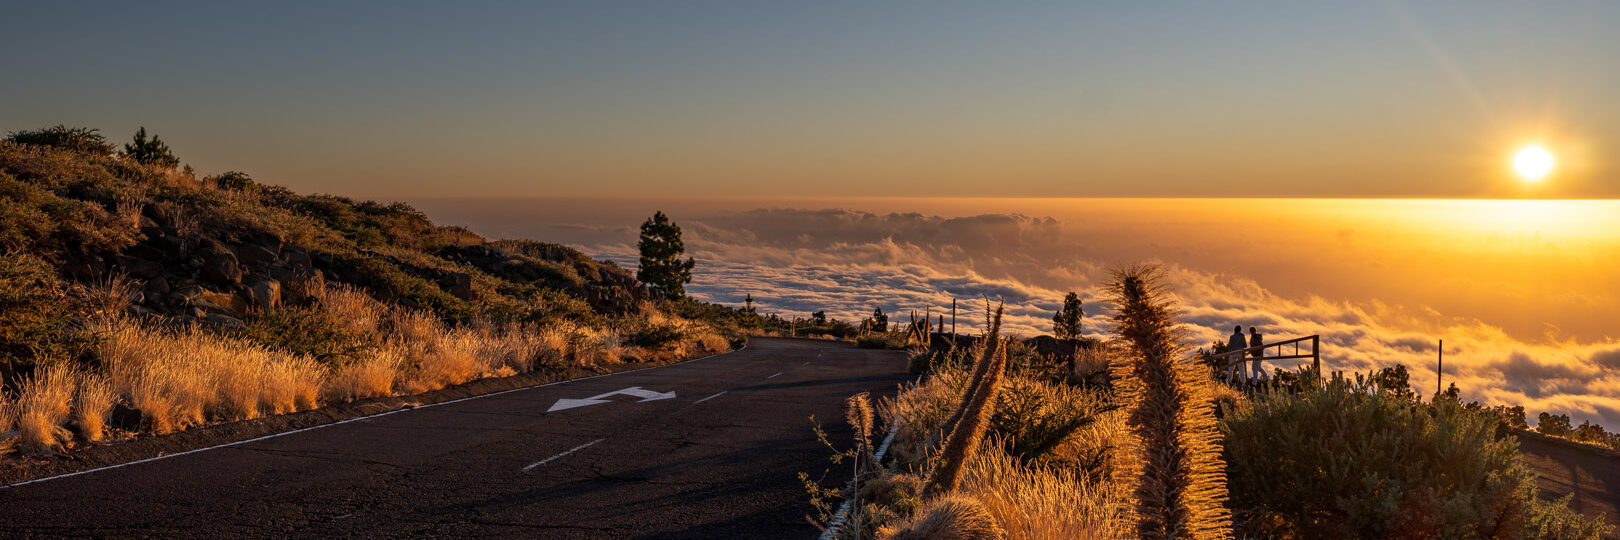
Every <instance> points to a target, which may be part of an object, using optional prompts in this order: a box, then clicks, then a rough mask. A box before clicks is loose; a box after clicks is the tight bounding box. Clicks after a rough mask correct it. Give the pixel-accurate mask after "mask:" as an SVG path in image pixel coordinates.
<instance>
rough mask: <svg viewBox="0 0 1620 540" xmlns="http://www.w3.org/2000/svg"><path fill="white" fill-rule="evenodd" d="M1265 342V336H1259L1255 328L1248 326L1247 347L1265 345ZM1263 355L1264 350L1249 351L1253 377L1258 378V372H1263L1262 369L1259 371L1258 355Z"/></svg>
mask: <svg viewBox="0 0 1620 540" xmlns="http://www.w3.org/2000/svg"><path fill="white" fill-rule="evenodd" d="M1265 344H1266V340H1265V338H1262V337H1261V336H1260V332H1259V331H1257V330H1255V329H1254V327H1253V326H1250V327H1249V348H1251V349H1253V348H1255V347H1259V346H1261V345H1265ZM1264 355H1265V351H1258V350H1257V351H1250V352H1249V356H1251V357H1254V378H1255V379H1259V378H1260V374H1261V373H1264V372H1263V371H1260V369H1261V368H1260V357H1262V356H1264Z"/></svg>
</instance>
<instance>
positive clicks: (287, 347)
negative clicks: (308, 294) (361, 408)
mask: <svg viewBox="0 0 1620 540" xmlns="http://www.w3.org/2000/svg"><path fill="white" fill-rule="evenodd" d="M237 334H238V335H239V336H241V337H243V338H246V339H248V340H250V341H253V342H255V343H258V344H260V345H263V346H265V347H267V348H270V349H272V350H278V351H282V352H286V353H289V354H294V355H302V356H308V357H311V358H314V359H315V360H316V361H319V362H321V363H323V364H327V365H337V364H342V363H345V362H347V361H350V360H354V359H357V358H360V357H363V356H365V355H367V354H369V353H370V352H372V351H374V350H375V349H376V348H377V347H378V346H379V345H380V343H378V341H377V338H376V334H373V333H369V332H363V331H357V330H355V329H353V328H352V327H351V326H350V325H348V324H345V323H343V322H340V321H338V320H337V319H336V318H335V317H333V314H332V313H331V312H328V311H325V310H321V309H304V308H284V309H276V310H272V311H268V312H263V313H259V314H256V315H254V316H253V317H251V318H249V319H248V322H247V325H245V326H243V327H242V329H241V330H240V331H239V332H238V333H237Z"/></svg>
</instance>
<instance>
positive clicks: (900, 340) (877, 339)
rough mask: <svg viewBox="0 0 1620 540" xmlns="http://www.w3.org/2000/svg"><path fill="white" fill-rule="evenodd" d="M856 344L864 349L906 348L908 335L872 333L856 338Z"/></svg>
mask: <svg viewBox="0 0 1620 540" xmlns="http://www.w3.org/2000/svg"><path fill="white" fill-rule="evenodd" d="M855 346H856V347H860V348H862V349H896V350H898V349H904V348H906V337H905V336H902V335H896V334H890V333H876V332H874V333H871V334H867V335H864V336H861V337H859V338H856V339H855Z"/></svg>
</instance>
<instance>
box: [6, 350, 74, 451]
mask: <svg viewBox="0 0 1620 540" xmlns="http://www.w3.org/2000/svg"><path fill="white" fill-rule="evenodd" d="M78 382H79V374H78V373H77V372H75V371H73V369H71V368H69V367H68V366H67V365H65V364H62V363H56V364H51V365H49V366H44V367H41V368H39V369H37V370H34V375H33V377H32V378H30V379H28V380H27V381H25V382H23V384H22V392H21V393H19V394H18V396H17V434H18V437H19V438H20V439H21V441H22V444H23V448H24V450H27V451H30V452H50V451H53V450H56V449H58V448H60V447H61V446H62V444H63V443H66V442H67V441H68V440H69V439H70V436H69V433H68V431H67V428H66V427H64V424H66V423H67V420H68V416H69V415H70V414H71V413H72V412H73V391H74V389H75V388H77V387H78Z"/></svg>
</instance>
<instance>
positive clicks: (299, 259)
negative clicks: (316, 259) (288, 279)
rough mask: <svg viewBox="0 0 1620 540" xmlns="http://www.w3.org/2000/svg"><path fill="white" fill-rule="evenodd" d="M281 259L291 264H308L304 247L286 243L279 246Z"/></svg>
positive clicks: (307, 254)
mask: <svg viewBox="0 0 1620 540" xmlns="http://www.w3.org/2000/svg"><path fill="white" fill-rule="evenodd" d="M281 260H282V261H285V262H286V263H287V264H290V265H293V266H309V265H310V260H309V252H307V251H304V248H301V247H298V246H294V245H286V246H282V247H281Z"/></svg>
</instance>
